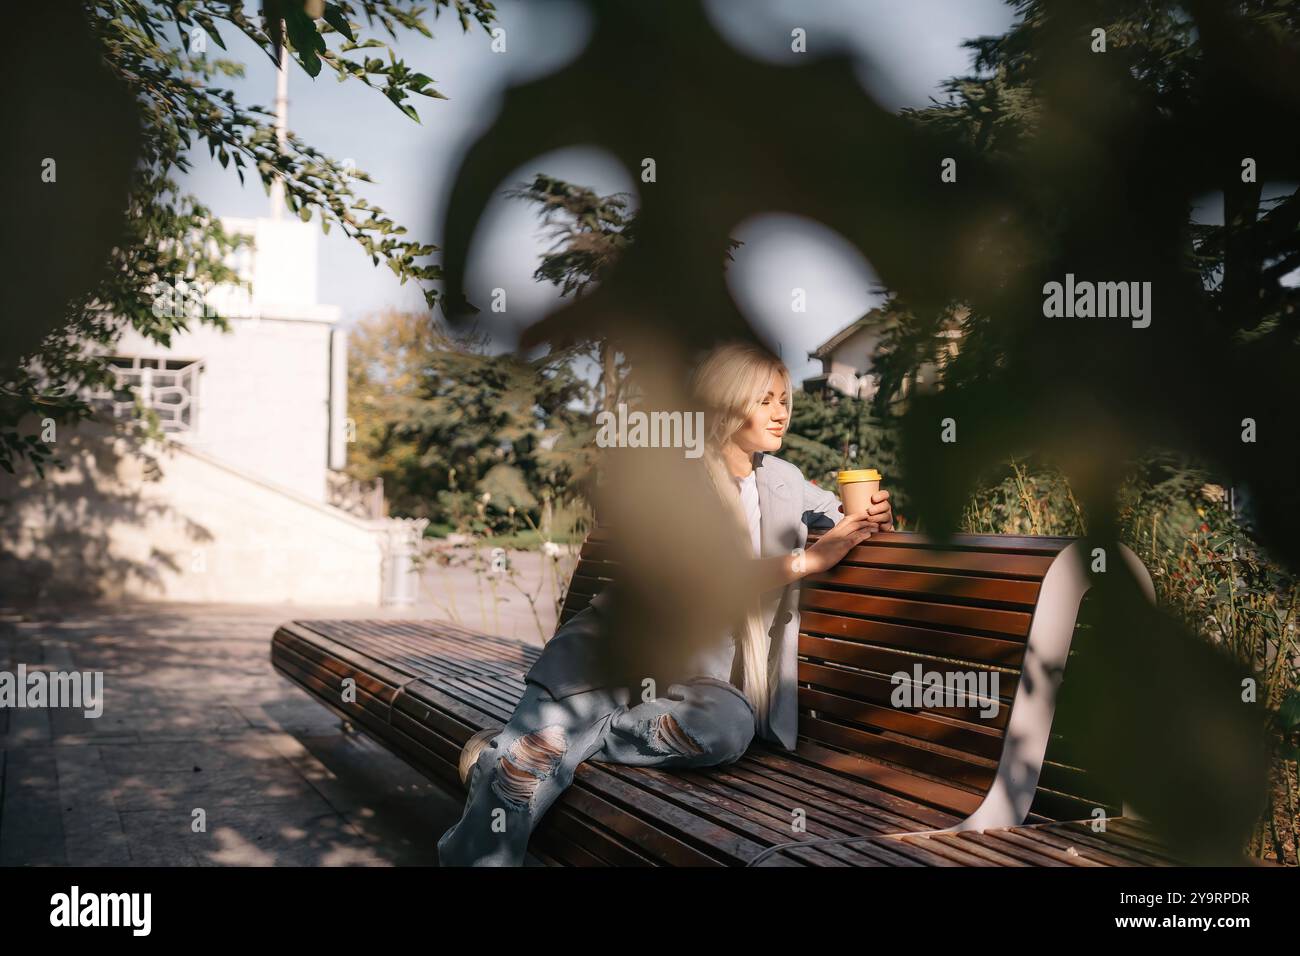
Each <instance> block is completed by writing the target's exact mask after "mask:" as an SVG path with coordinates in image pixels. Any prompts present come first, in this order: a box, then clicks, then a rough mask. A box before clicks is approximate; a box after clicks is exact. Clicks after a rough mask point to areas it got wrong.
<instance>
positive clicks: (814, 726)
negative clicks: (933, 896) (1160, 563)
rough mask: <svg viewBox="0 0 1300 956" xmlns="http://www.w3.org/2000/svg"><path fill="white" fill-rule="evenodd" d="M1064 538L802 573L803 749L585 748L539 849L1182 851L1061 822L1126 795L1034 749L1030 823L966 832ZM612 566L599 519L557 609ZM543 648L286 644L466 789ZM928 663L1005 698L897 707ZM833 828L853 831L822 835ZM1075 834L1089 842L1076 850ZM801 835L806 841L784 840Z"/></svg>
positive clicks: (933, 861) (594, 862)
mask: <svg viewBox="0 0 1300 956" xmlns="http://www.w3.org/2000/svg"><path fill="white" fill-rule="evenodd" d="M813 540H816V536H815V535H813V536H811V538H810V541H813ZM1070 543H1071V541H1070V539H1061V538H1039V539H1033V538H1009V537H1002V536H973V535H972V536H959V538H958V539H957V540H956V541H955V542H954V543H953V544H949V545H947V546H945V547H944V548H939V547H937V546H935V545H933V544H932V543H930V542H927V541H926V540H925V539H924V538H921V537H920V536H918V535H909V534H904V533H892V534H880V535H876V536H873V538H872V539H871V540H870V542H869V543H868V544H867V545H863V546H859V547H858V548H855V549H853V551H851V552H850V554H849V555H848V556H846V558H845V561H844V562H842V563H841V564H840V565H839V566H837V567H836V568H835V569H833V570H832V571H830V572H828V573H827V574H825V575H819V576H816V577H815V578H809V579H807V580H806V581H805V582H804V588H803V594H802V600H801V608H802V616H801V622H802V629H801V633H800V667H799V681H800V690H799V694H800V736H799V741H798V748H797V749H796V750H795V751H794V752H788V751H785V750H783V749H781V748H779V747H775V746H772V745H769V744H767V743H766V742H765V741H762V740H758V739H756V740H755V742H754V743H753V745H751V747H750V749H749V751H748V752H747V753H746V755H745V756H744V757H743V758H742V759H741V760H740V761H738V762H736V763H734V764H732V765H729V766H727V767H723V768H709V769H700V770H691V771H673V772H667V771H663V770H658V769H654V768H646V767H631V766H624V765H618V764H610V763H604V762H598V761H587V762H586V763H584V764H582V765H581V766H580V767H579V768H578V771H577V775H576V778H575V780H574V783H573V785H572V786H571V787H570V788H569V789H568V790H566V791H565V793H564V794H563V795H562V796H561V797H560V799H559V800H558V801H557V802H556V804H555V805H554V806H553V807H552V808H551V810H550V811H549V812H548V813H547V815H546V817H545V818H544V819H543V820H542V822H541V823H540V824H539V826H538V828H537V830H536V831H535V833H534V835H533V839H532V841H531V843H530V847H529V849H530V851H531V852H532V853H533V854H534V855H535V856H536V857H538V858H539V859H541V860H542V861H543V862H545V863H549V864H553V865H569V866H573V865H577V866H606V865H613V866H629V865H632V866H635V865H650V866H713V865H718V866H738V865H750V864H754V863H755V862H756V861H757V865H764V866H928V865H1017V862H1016V861H1017V860H1019V861H1020V862H1021V863H1029V862H1039V863H1042V864H1043V865H1050V863H1058V864H1064V865H1125V861H1127V863H1128V864H1132V865H1139V864H1141V863H1143V862H1147V861H1148V860H1147V858H1148V857H1150V858H1160V859H1167V857H1164V856H1163V855H1162V854H1160V853H1156V852H1148V851H1147V850H1143V849H1141V848H1140V846H1133V845H1132V838H1131V837H1129V836H1126V837H1124V838H1123V839H1122V840H1121V839H1119V834H1116V835H1115V837H1114V838H1112V835H1111V834H1110V833H1108V834H1091V833H1090V832H1089V833H1084V832H1082V831H1065V830H1060V829H1051V828H1050V827H1051V825H1054V824H1055V825H1057V826H1058V827H1059V826H1061V825H1063V821H1070V820H1076V819H1084V818H1087V817H1088V816H1090V809H1091V808H1092V807H1094V806H1101V807H1104V808H1106V811H1107V815H1108V817H1109V818H1110V820H1109V822H1110V823H1112V824H1113V823H1115V822H1116V818H1117V817H1118V816H1119V815H1120V814H1121V813H1122V808H1121V807H1122V805H1121V804H1120V802H1119V801H1117V800H1107V799H1105V798H1101V797H1098V796H1096V795H1095V794H1093V793H1091V790H1092V789H1093V788H1090V787H1089V786H1088V785H1087V784H1086V782H1085V781H1086V775H1085V774H1084V773H1083V771H1081V770H1080V769H1079V768H1076V767H1071V766H1069V765H1068V764H1067V763H1056V762H1054V761H1052V760H1041V759H1040V763H1041V765H1042V766H1041V768H1040V770H1041V772H1040V774H1039V775H1037V776H1035V778H1034V779H1033V780H1032V781H1031V782H1030V787H1031V793H1032V794H1033V806H1032V807H1030V808H1029V809H1028V810H1027V811H1026V812H1024V813H1023V814H1019V813H1017V814H1016V816H1018V817H1020V818H1019V819H1015V820H1011V821H1009V822H1011V823H1014V824H1016V825H1017V826H1014V827H997V828H992V829H988V830H987V832H986V833H985V834H980V833H979V832H978V831H979V830H984V829H985V827H984V826H980V827H978V828H968V832H958V831H962V830H963V828H966V827H967V824H968V823H970V822H971V821H972V820H975V821H977V822H978V817H977V816H976V812H977V811H978V810H980V809H981V807H984V810H985V812H987V811H988V807H987V804H988V803H989V802H990V801H989V800H987V799H986V798H988V797H989V794H990V792H991V791H992V790H994V789H995V782H996V780H997V778H998V775H999V767H1000V766H1001V763H1000V761H1001V762H1005V761H1006V757H1007V755H1006V754H1004V753H1003V749H1004V746H1003V745H1004V743H1005V741H1004V736H1005V730H1006V727H1007V726H1008V723H1009V720H1010V717H1009V715H1008V714H1007V711H1009V710H1011V709H1012V707H1011V706H1010V705H1011V703H1012V701H1013V700H1019V701H1021V702H1023V701H1024V700H1025V699H1026V698H1025V697H1024V696H1023V695H1022V696H1019V697H1018V696H1017V694H1018V691H1019V683H1018V680H1019V676H1020V674H1019V672H1020V668H1021V666H1022V664H1023V662H1024V659H1025V657H1026V646H1027V642H1028V641H1029V637H1030V632H1031V630H1032V628H1031V622H1032V619H1033V617H1034V611H1035V608H1036V606H1037V603H1038V601H1039V598H1040V593H1039V592H1040V590H1041V588H1042V584H1043V578H1044V576H1045V575H1046V574H1047V572H1048V570H1049V568H1050V567H1051V566H1052V564H1053V562H1054V560H1055V558H1056V556H1057V555H1058V554H1059V553H1060V552H1061V551H1062V550H1063V549H1064V548H1065V547H1067V546H1068V545H1069V544H1070ZM954 545H955V546H954ZM616 568H617V556H616V554H614V553H613V550H612V547H611V543H610V539H609V537H608V535H607V534H601V533H599V529H598V532H596V533H593V535H592V536H590V537H589V539H588V541H587V543H586V544H585V545H584V549H583V553H582V559H581V560H580V562H579V565H578V568H577V569H576V571H575V574H574V576H573V580H572V583H571V586H570V589H569V592H568V595H567V598H566V602H565V606H564V608H563V610H562V612H561V620H562V621H565V620H568V618H569V617H571V616H572V615H573V614H575V613H577V611H578V610H580V609H581V607H583V606H585V604H586V603H587V602H589V601H590V598H591V597H592V596H593V595H594V594H595V593H598V592H599V590H600V589H601V587H602V586H604V585H605V584H608V582H609V581H610V580H612V579H613V577H612V576H613V574H614V573H616ZM1074 611H1077V601H1076V607H1075V608H1074ZM1074 611H1071V613H1070V618H1069V622H1068V623H1069V626H1070V627H1071V628H1072V627H1073V622H1074V617H1073V613H1074ZM1067 646H1068V636H1067ZM539 653H540V649H539V648H537V647H534V646H531V645H528V644H525V643H523V642H521V641H515V640H511V639H507V638H503V637H499V636H494V635H490V634H483V633H480V632H477V631H474V630H471V629H468V628H465V627H462V626H458V625H455V624H452V623H449V622H441V621H414V620H359V621H358V620H349V621H342V620H333V621H329V620H324V621H322V620H315V621H294V622H291V623H287V624H285V625H283V626H282V627H280V628H279V629H278V630H277V631H276V633H275V635H274V638H273V640H272V648H271V658H272V662H273V664H274V666H275V667H276V668H277V669H278V670H279V671H280V672H281V673H282V674H283V675H284V676H286V677H288V678H290V679H291V680H293V681H295V682H296V683H297V684H299V685H300V686H301V687H303V688H304V689H305V690H307V691H308V692H310V693H311V694H312V695H313V696H315V697H316V698H317V700H319V701H320V702H321V703H323V704H325V705H326V706H328V707H330V708H331V709H332V710H333V711H335V712H336V713H338V714H339V715H340V716H341V717H343V718H345V719H347V720H348V721H350V722H352V723H353V724H354V725H355V726H356V727H358V728H359V729H360V730H362V731H363V732H365V733H366V734H368V735H369V736H371V737H373V738H374V739H376V740H377V741H379V742H380V743H381V744H383V745H384V746H386V747H388V748H389V749H391V750H392V751H393V752H394V753H396V754H398V755H399V756H401V757H402V758H403V759H405V760H406V761H407V762H408V763H410V764H411V765H412V766H414V767H416V768H417V769H419V770H420V771H421V772H423V773H424V774H425V775H426V776H428V777H430V778H431V779H433V780H435V781H437V782H440V783H442V784H444V785H445V786H447V787H448V788H449V789H451V790H452V791H454V792H457V793H463V792H464V790H463V787H462V786H461V783H460V780H459V778H458V775H457V764H458V761H459V757H460V752H461V748H462V747H463V745H464V743H465V741H466V740H468V738H469V737H470V736H471V735H472V734H474V733H475V732H476V731H478V730H480V729H483V728H488V727H501V726H502V725H504V723H505V722H506V721H507V720H508V719H509V717H510V714H511V713H512V711H513V710H514V707H515V705H516V703H517V702H518V700H519V698H520V696H521V695H522V693H523V690H524V682H523V676H524V674H525V673H526V672H527V670H528V669H529V667H530V666H531V665H532V663H533V662H534V661H535V660H536V659H537V657H538V655H539ZM935 655H942V657H937V656H935ZM918 660H924V661H927V662H929V663H930V664H934V663H935V662H936V661H939V660H947V661H950V662H952V661H955V662H958V663H963V662H964V666H967V667H976V668H978V667H984V668H996V669H998V670H999V672H1000V677H1001V678H1002V683H1001V689H1000V690H999V695H1000V696H1002V697H1005V698H1006V701H1005V702H1006V703H1007V704H1008V706H1007V707H1004V708H1002V713H1001V714H1000V716H999V717H998V718H996V719H993V720H987V719H985V720H982V721H980V720H973V719H971V717H970V716H969V715H968V714H967V715H963V714H960V713H958V712H956V711H955V709H953V708H942V707H930V708H920V707H918V708H913V709H904V708H894V707H892V706H890V705H889V703H888V690H889V682H888V677H887V676H886V675H888V674H889V673H891V672H893V671H896V670H907V669H908V668H909V667H910V665H911V663H912V662H914V661H918ZM1062 669H1063V668H1062ZM349 679H350V680H351V681H352V682H354V686H352V685H351V684H348V683H345V682H346V681H348V680H349ZM349 688H351V692H350V693H349V692H348V691H349ZM1025 706H1026V707H1028V706H1029V705H1025ZM1048 723H1049V724H1050V711H1049V716H1048ZM1049 756H1050V754H1049ZM1083 794H1087V796H1084V795H1083ZM1026 799H1027V798H1026ZM796 808H797V809H801V810H803V811H804V813H805V814H806V822H805V827H806V829H805V831H804V832H794V831H793V830H792V826H791V823H792V811H793V810H794V809H796ZM1132 825H1133V826H1136V824H1132ZM1035 827H1044V829H1041V830H1035V829H1034V828H1035ZM1022 830H1023V831H1024V832H1021V831H1022ZM940 831H949V832H940ZM430 838H431V839H436V834H435V835H431V837H430ZM833 839H840V840H844V839H852V840H853V842H851V843H845V844H837V843H824V844H818V843H816V841H819V840H833ZM1062 840H1065V841H1074V843H1075V844H1076V855H1071V854H1070V853H1068V852H1065V847H1062V846H1060V845H1059V844H1060V842H1061V841H1062ZM990 841H992V842H990ZM1111 842H1114V845H1113V846H1112V845H1111ZM798 843H807V844H810V845H806V846H798V845H795V846H789V845H788V844H798ZM774 847H781V849H779V850H773V849H772V848H774ZM1148 849H1151V848H1148ZM765 851H766V852H765ZM1031 851H1033V852H1031ZM1078 854H1082V856H1079V855H1078ZM1144 854H1145V855H1144Z"/></svg>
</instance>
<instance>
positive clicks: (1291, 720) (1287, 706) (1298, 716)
mask: <svg viewBox="0 0 1300 956" xmlns="http://www.w3.org/2000/svg"><path fill="white" fill-rule="evenodd" d="M1277 722H1278V723H1279V724H1281V726H1282V729H1283V730H1285V731H1288V732H1290V731H1292V730H1295V729H1296V728H1297V727H1300V690H1293V691H1291V693H1290V694H1289V695H1287V698H1286V700H1284V701H1282V706H1281V707H1279V708H1278V709H1277Z"/></svg>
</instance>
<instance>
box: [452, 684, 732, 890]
mask: <svg viewBox="0 0 1300 956" xmlns="http://www.w3.org/2000/svg"><path fill="white" fill-rule="evenodd" d="M525 687H526V689H525V691H524V695H523V697H522V698H521V699H520V701H519V704H518V706H517V707H516V708H515V711H514V713H513V714H512V715H511V717H510V721H509V722H508V723H507V724H506V726H505V728H504V729H503V730H502V731H501V733H499V734H498V735H497V736H496V737H495V738H493V739H492V740H490V741H488V743H487V745H486V746H485V747H484V748H483V750H482V752H481V753H480V754H479V757H478V761H477V762H476V763H475V764H474V766H473V767H472V768H471V770H470V779H469V796H468V798H467V799H466V802H465V811H464V813H463V814H462V816H461V818H460V821H459V822H458V823H457V824H456V825H455V826H453V827H452V828H451V829H450V830H448V831H447V832H446V833H444V834H443V835H442V837H441V839H439V840H438V862H439V864H440V865H441V866H520V865H522V863H523V860H524V852H525V850H526V849H527V847H528V838H529V837H530V836H531V835H532V832H533V829H534V828H535V827H536V826H537V824H538V822H539V821H540V820H541V819H542V817H543V815H544V814H545V813H546V811H547V810H548V809H549V808H550V806H551V804H553V803H554V802H555V800H556V799H557V798H558V797H559V796H560V794H561V793H563V792H564V790H565V788H566V787H568V786H569V784H571V783H572V782H573V776H574V773H575V772H576V771H577V769H578V765H579V764H581V763H582V762H583V761H584V760H587V759H589V758H590V759H594V760H604V761H608V762H610V763H620V764H630V765H633V766H639V767H663V768H674V767H713V766H722V765H725V764H729V763H734V762H735V761H737V760H739V759H740V758H741V757H742V756H743V755H744V753H745V750H746V749H747V748H748V747H749V743H750V740H752V739H753V736H754V731H755V726H756V725H755V717H754V709H753V707H752V706H751V705H750V703H749V700H748V699H747V698H746V697H745V696H744V695H743V694H742V693H741V692H740V691H739V690H737V689H736V688H735V687H734V686H733V685H731V684H730V683H728V682H727V681H724V680H720V679H718V678H715V677H695V678H691V679H690V680H686V681H684V682H682V683H680V684H672V685H670V686H669V688H668V693H667V695H666V696H664V697H656V698H655V699H653V700H649V701H645V702H640V703H637V704H636V705H635V706H633V707H629V706H628V703H629V701H630V699H631V691H630V690H629V689H628V688H626V687H611V688H599V689H596V690H591V691H585V692H583V693H578V694H573V695H571V696H568V697H564V698H561V699H559V700H556V699H555V698H553V697H552V696H551V695H550V693H549V692H548V691H547V690H546V689H545V688H544V687H542V686H541V685H540V684H535V683H532V682H531V681H530V682H528V683H527V684H526V685H525Z"/></svg>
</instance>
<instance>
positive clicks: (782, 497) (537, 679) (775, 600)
mask: <svg viewBox="0 0 1300 956" xmlns="http://www.w3.org/2000/svg"><path fill="white" fill-rule="evenodd" d="M754 471H755V479H756V483H757V486H758V505H759V512H760V518H759V532H760V544H761V556H762V557H765V558H769V557H775V556H778V555H786V554H790V553H791V552H792V551H793V550H794V549H795V548H802V547H804V546H805V544H806V543H807V540H808V530H809V529H810V528H814V529H825V528H831V527H834V526H835V525H836V524H838V523H839V522H840V520H841V519H842V518H843V517H844V513H843V511H841V510H840V499H839V498H838V497H837V496H836V495H835V493H834V492H831V491H828V490H826V489H823V488H818V487H817V486H816V485H814V484H812V483H811V482H809V481H807V480H805V479H804V477H803V473H802V472H800V471H799V469H798V467H796V466H795V465H792V464H790V463H789V462H788V461H784V460H783V459H780V458H774V457H772V456H771V455H768V454H766V453H765V452H756V453H755V454H754ZM609 595H610V591H609V590H606V591H603V592H602V593H600V594H598V595H596V597H594V598H593V599H592V601H591V605H590V606H589V607H587V608H584V609H583V610H582V611H580V612H579V613H577V614H575V615H574V616H573V617H572V618H570V619H569V620H568V622H567V623H565V624H564V625H563V626H562V627H561V628H560V629H559V630H557V631H556V632H555V636H554V637H552V638H551V640H550V641H549V642H548V643H547V645H546V648H545V650H544V651H543V653H542V656H541V657H540V658H539V659H538V660H537V662H536V663H535V664H534V665H533V667H532V669H531V670H529V672H528V674H527V675H526V679H527V680H529V681H532V682H533V683H536V684H540V685H542V686H543V687H545V688H546V689H547V691H548V692H550V694H551V695H552V696H553V697H555V698H557V699H559V698H562V697H567V696H569V695H571V694H577V693H581V692H583V691H588V690H592V689H594V688H597V687H601V686H604V684H605V682H606V680H605V678H604V677H603V676H602V673H601V666H600V662H601V660H602V658H601V656H600V654H599V648H598V646H597V644H596V642H598V641H599V640H600V636H601V634H602V630H601V628H602V624H603V609H604V608H605V607H606V606H607V604H608V600H609ZM760 604H761V607H762V614H763V623H764V625H765V626H766V627H767V632H768V636H769V637H770V639H771V655H772V657H771V660H772V661H774V662H775V663H776V665H777V667H776V673H777V675H778V681H777V686H776V688H775V690H774V692H773V694H772V702H771V708H770V713H769V714H768V720H767V722H766V725H765V726H763V725H760V727H759V728H758V733H759V735H760V736H761V737H763V738H765V739H767V740H771V741H775V742H778V743H780V744H781V745H783V746H784V747H785V748H786V749H788V750H794V749H795V743H796V736H797V733H798V723H799V721H798V714H799V710H798V706H799V703H798V668H799V582H798V581H794V582H792V583H790V584H787V585H785V586H784V587H782V588H776V589H773V590H772V591H769V592H767V593H766V594H764V595H763V596H762V598H761V602H760Z"/></svg>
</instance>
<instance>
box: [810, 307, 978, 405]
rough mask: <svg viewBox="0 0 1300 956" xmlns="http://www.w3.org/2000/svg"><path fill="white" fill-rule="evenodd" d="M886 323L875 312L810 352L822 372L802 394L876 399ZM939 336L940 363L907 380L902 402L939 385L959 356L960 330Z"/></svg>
mask: <svg viewBox="0 0 1300 956" xmlns="http://www.w3.org/2000/svg"><path fill="white" fill-rule="evenodd" d="M965 315H966V310H965V309H959V310H958V311H957V312H956V314H955V316H954V322H960V321H961V319H962V318H964V317H965ZM886 323H887V319H886V317H885V313H884V312H883V311H882V310H880V309H872V310H871V311H870V312H868V313H867V314H866V315H863V316H862V317H861V318H859V319H857V320H856V321H854V322H852V323H850V324H849V325H846V326H845V327H844V328H842V329H840V331H838V332H836V333H835V334H834V335H832V336H831V337H830V338H829V339H827V340H826V341H825V342H823V343H822V344H821V345H819V346H817V348H815V349H813V350H812V351H811V352H809V353H808V357H809V358H810V359H819V360H821V363H822V372H821V374H820V375H813V376H811V377H809V378H806V379H804V380H803V390H804V391H805V392H824V391H827V390H830V391H835V392H839V393H840V394H841V395H848V396H850V397H852V398H860V399H863V400H868V401H869V400H870V399H872V398H874V397H875V395H876V391H877V390H878V386H877V384H876V382H875V379H874V376H873V375H872V370H873V367H874V364H875V361H876V359H877V358H879V357H880V355H881V354H882V353H883V351H884V349H885V347H886V346H885V345H884V344H883V343H884V337H885V332H886V331H887V324H886ZM937 334H938V337H939V338H940V339H941V340H942V347H941V348H939V349H936V357H937V359H938V361H937V363H929V362H927V363H925V364H923V365H922V366H921V367H920V368H919V369H918V370H917V372H916V373H915V374H914V375H912V376H910V377H909V378H907V379H906V380H905V381H904V382H903V386H902V389H901V395H900V398H906V397H907V396H908V395H909V394H910V393H911V391H912V389H914V388H925V387H927V386H929V385H933V384H934V383H936V382H937V381H938V379H939V377H940V376H941V375H942V373H943V367H944V366H945V365H946V364H947V363H948V362H949V361H951V360H952V358H954V357H955V356H956V354H957V349H958V345H959V341H960V339H961V331H960V329H958V328H956V327H951V324H950V327H947V328H943V329H941V330H940V331H939V332H938V333H937Z"/></svg>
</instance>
